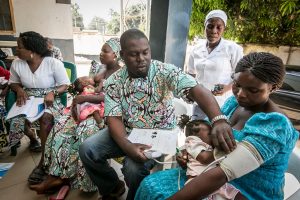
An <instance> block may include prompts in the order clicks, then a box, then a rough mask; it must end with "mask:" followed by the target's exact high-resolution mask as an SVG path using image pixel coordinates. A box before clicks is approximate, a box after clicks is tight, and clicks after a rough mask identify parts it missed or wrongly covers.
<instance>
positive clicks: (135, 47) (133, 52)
mask: <svg viewBox="0 0 300 200" xmlns="http://www.w3.org/2000/svg"><path fill="white" fill-rule="evenodd" d="M120 54H121V57H122V58H123V60H124V62H125V64H126V66H127V70H128V74H129V76H131V77H132V78H144V77H146V76H147V75H148V70H149V66H150V61H151V50H150V46H149V43H148V40H147V39H146V38H140V39H130V40H128V41H127V42H126V44H125V48H124V49H122V51H121V52H120Z"/></svg>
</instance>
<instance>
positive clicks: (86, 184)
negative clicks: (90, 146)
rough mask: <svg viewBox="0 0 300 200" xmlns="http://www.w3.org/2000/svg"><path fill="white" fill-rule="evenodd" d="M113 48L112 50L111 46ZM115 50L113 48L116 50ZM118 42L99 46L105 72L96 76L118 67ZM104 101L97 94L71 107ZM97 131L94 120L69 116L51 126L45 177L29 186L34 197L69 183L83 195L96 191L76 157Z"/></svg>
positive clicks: (81, 97)
mask: <svg viewBox="0 0 300 200" xmlns="http://www.w3.org/2000/svg"><path fill="white" fill-rule="evenodd" d="M112 46H113V47H112ZM116 47H117V48H116ZM120 48H121V47H120V42H119V40H117V39H115V38H113V39H110V40H108V41H107V42H106V43H105V44H104V45H103V47H102V50H101V54H100V59H101V60H102V62H103V63H105V64H106V69H105V70H104V71H103V72H101V73H100V74H98V75H97V76H99V77H100V78H101V77H102V78H101V80H102V79H107V78H108V77H109V76H110V75H111V74H113V73H114V72H115V71H117V70H118V69H119V68H120V66H119V64H118V59H117V58H118V57H117V55H119V51H120ZM103 100H104V95H103V93H102V94H101V93H100V94H99V95H97V94H96V95H87V96H86V95H77V96H76V97H75V98H74V99H73V103H72V106H76V105H77V104H82V103H84V102H90V103H96V104H100V103H101V102H103ZM102 128H103V127H102ZM99 130H100V128H99V126H98V125H97V122H96V121H95V119H94V117H92V116H91V117H88V118H87V119H86V120H83V121H80V123H79V124H77V122H76V121H75V120H74V118H73V117H72V115H71V113H69V114H66V115H64V116H61V117H60V118H59V119H58V122H57V123H56V124H55V125H54V127H53V129H52V131H51V133H50V135H49V137H48V139H47V143H46V149H45V162H44V169H45V171H46V173H47V178H46V179H45V180H44V181H43V180H42V181H40V183H39V184H35V185H31V186H30V189H32V190H35V191H36V192H37V193H38V194H43V193H48V192H52V191H53V189H55V188H57V187H60V186H62V185H63V184H70V185H71V187H72V188H75V189H80V190H82V191H84V192H91V191H96V190H97V188H96V187H95V185H94V184H93V183H92V181H91V180H90V178H89V176H88V175H87V173H86V171H85V169H84V168H83V165H82V162H81V160H80V158H79V155H78V149H79V145H80V144H81V143H82V142H83V141H84V140H85V139H86V138H88V137H89V136H91V135H93V134H95V133H97V132H98V131H99Z"/></svg>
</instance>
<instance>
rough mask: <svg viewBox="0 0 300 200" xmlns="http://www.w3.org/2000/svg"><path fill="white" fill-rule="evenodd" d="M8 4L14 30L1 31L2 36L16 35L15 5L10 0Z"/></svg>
mask: <svg viewBox="0 0 300 200" xmlns="http://www.w3.org/2000/svg"><path fill="white" fill-rule="evenodd" d="M8 2H9V11H10V19H11V23H12V30H10V31H5V30H0V35H14V34H15V33H16V25H15V16H14V8H13V3H12V0H8Z"/></svg>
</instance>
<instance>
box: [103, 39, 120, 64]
mask: <svg viewBox="0 0 300 200" xmlns="http://www.w3.org/2000/svg"><path fill="white" fill-rule="evenodd" d="M105 44H108V46H110V48H111V49H112V51H113V52H114V53H115V54H116V56H117V60H119V59H120V50H121V44H120V39H119V38H110V39H109V40H107V41H106V42H105Z"/></svg>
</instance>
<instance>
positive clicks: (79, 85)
mask: <svg viewBox="0 0 300 200" xmlns="http://www.w3.org/2000/svg"><path fill="white" fill-rule="evenodd" d="M94 86H95V81H94V78H91V77H88V76H83V77H79V78H77V79H76V80H75V82H74V90H75V91H76V92H78V93H79V94H80V95H95V94H97V93H101V92H102V89H103V82H102V81H100V83H99V84H98V87H94ZM90 115H93V117H94V119H95V121H96V122H97V124H99V125H101V124H102V122H103V120H102V119H103V117H104V103H103V102H101V104H93V103H89V102H84V103H82V104H78V105H77V108H76V111H75V112H73V117H74V119H75V121H83V120H85V119H86V118H87V117H88V116H90Z"/></svg>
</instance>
